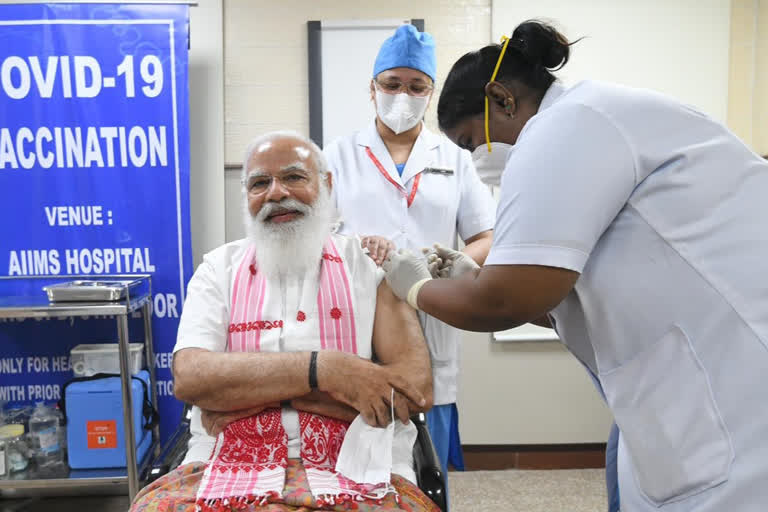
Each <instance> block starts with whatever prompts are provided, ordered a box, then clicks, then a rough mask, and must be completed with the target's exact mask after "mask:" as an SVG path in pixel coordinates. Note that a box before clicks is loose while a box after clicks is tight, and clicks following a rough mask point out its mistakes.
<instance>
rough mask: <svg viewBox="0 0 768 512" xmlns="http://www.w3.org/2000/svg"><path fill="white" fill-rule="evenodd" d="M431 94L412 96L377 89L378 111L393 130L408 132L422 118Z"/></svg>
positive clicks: (380, 116)
mask: <svg viewBox="0 0 768 512" xmlns="http://www.w3.org/2000/svg"><path fill="white" fill-rule="evenodd" d="M428 104H429V96H428V95H427V96H411V95H409V94H406V93H404V92H401V93H399V94H387V93H384V92H381V91H380V90H378V89H376V113H377V114H378V115H379V119H381V122H383V123H384V124H385V125H387V126H388V127H389V129H390V130H392V131H393V132H395V133H397V134H400V133H403V132H407V131H408V130H410V129H411V128H413V127H414V126H416V125H417V124H419V122H420V121H421V120H422V118H423V117H424V112H426V110H427V105H428Z"/></svg>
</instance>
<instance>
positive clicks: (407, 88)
mask: <svg viewBox="0 0 768 512" xmlns="http://www.w3.org/2000/svg"><path fill="white" fill-rule="evenodd" d="M374 82H375V83H376V86H377V87H378V88H379V90H380V91H381V92H384V93H387V94H397V93H399V92H401V91H402V92H405V93H407V94H410V95H411V96H427V95H428V94H429V93H430V92H432V89H434V87H433V86H431V85H429V84H427V83H424V82H411V83H409V84H404V83H402V82H400V81H395V80H392V81H386V82H380V81H378V80H376V79H374Z"/></svg>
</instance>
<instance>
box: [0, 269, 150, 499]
mask: <svg viewBox="0 0 768 512" xmlns="http://www.w3.org/2000/svg"><path fill="white" fill-rule="evenodd" d="M75 279H80V281H79V285H78V288H79V292H78V290H75V289H74V288H73V287H71V286H68V285H66V283H67V282H72V281H73V280H75ZM94 280H97V281H99V283H97V284H94V283H93V281H94ZM107 282H108V283H107ZM44 287H45V291H44ZM8 290H12V291H11V292H8ZM19 290H22V292H19ZM46 292H47V293H46ZM51 299H54V300H51ZM151 305H152V285H151V279H150V277H149V276H143V275H142V276H137V275H130V276H126V275H110V276H62V277H50V276H45V277H24V278H0V318H16V319H24V318H62V317H83V316H100V315H105V316H110V317H114V318H115V320H116V322H117V333H118V351H119V354H120V377H121V390H122V405H123V422H124V427H125V430H124V432H125V450H126V454H125V455H126V463H127V465H126V469H125V470H123V469H103V470H69V469H67V468H66V466H65V469H64V470H63V471H62V472H61V474H55V475H47V474H46V475H45V476H43V475H39V476H37V475H34V474H32V475H29V476H28V477H27V478H21V479H11V480H0V497H6V498H12V497H28V496H45V495H48V496H56V495H74V494H77V495H82V494H123V493H125V490H126V484H127V491H128V495H129V497H130V498H131V500H132V499H133V497H134V496H135V495H136V493H137V492H138V491H139V489H140V484H141V482H142V481H143V480H144V478H146V475H147V473H148V469H149V468H151V467H152V462H153V460H154V459H155V458H156V457H158V456H159V454H160V435H159V434H160V431H159V427H158V426H157V425H155V426H154V428H153V430H152V446H151V448H150V450H149V451H148V453H147V455H146V457H145V460H144V461H143V462H141V463H139V461H137V460H136V439H135V436H134V425H133V421H132V417H133V415H132V411H133V407H134V404H132V403H131V391H130V390H131V369H130V361H129V354H128V343H129V336H128V316H129V315H130V314H132V313H134V312H137V311H140V312H141V315H142V317H143V322H144V355H145V358H146V361H147V369H148V370H149V375H150V388H151V397H152V398H151V400H152V404H153V406H154V407H155V408H157V389H156V385H155V382H156V381H155V366H154V361H155V356H154V350H153V347H152V317H151ZM0 351H2V347H0Z"/></svg>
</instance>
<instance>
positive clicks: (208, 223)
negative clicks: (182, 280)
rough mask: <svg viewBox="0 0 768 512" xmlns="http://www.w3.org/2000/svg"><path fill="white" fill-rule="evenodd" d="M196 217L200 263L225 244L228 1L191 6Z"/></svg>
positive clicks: (193, 208)
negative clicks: (205, 255) (226, 8)
mask: <svg viewBox="0 0 768 512" xmlns="http://www.w3.org/2000/svg"><path fill="white" fill-rule="evenodd" d="M189 11H190V14H189V18H190V19H189V27H190V38H191V47H190V50H189V108H190V112H189V124H190V130H189V135H190V148H191V149H190V217H191V225H192V254H193V260H194V264H195V266H197V264H198V263H200V261H201V260H202V256H203V254H205V253H206V252H208V251H210V250H211V249H213V248H215V247H217V246H219V245H221V244H223V243H224V228H225V225H224V213H225V211H224V209H225V207H224V22H223V19H224V6H223V0H198V5H197V6H196V7H190V9H189Z"/></svg>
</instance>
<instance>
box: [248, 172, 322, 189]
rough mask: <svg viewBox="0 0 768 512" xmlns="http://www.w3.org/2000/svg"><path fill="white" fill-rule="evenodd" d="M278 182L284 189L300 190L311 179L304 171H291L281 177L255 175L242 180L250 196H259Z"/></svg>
mask: <svg viewBox="0 0 768 512" xmlns="http://www.w3.org/2000/svg"><path fill="white" fill-rule="evenodd" d="M275 180H277V182H278V183H280V185H281V186H282V187H283V188H287V189H291V190H294V189H299V188H302V187H304V186H306V185H307V184H308V183H309V181H310V179H309V174H307V173H306V172H304V171H298V170H296V171H289V172H286V173H283V174H282V175H280V176H271V175H269V174H261V173H259V174H253V175H251V176H248V177H247V178H245V179H243V180H241V182H242V184H243V186H245V190H247V191H248V193H249V194H253V195H259V194H262V193H264V192H266V191H267V190H269V189H270V187H271V186H272V182H273V181H275Z"/></svg>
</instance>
